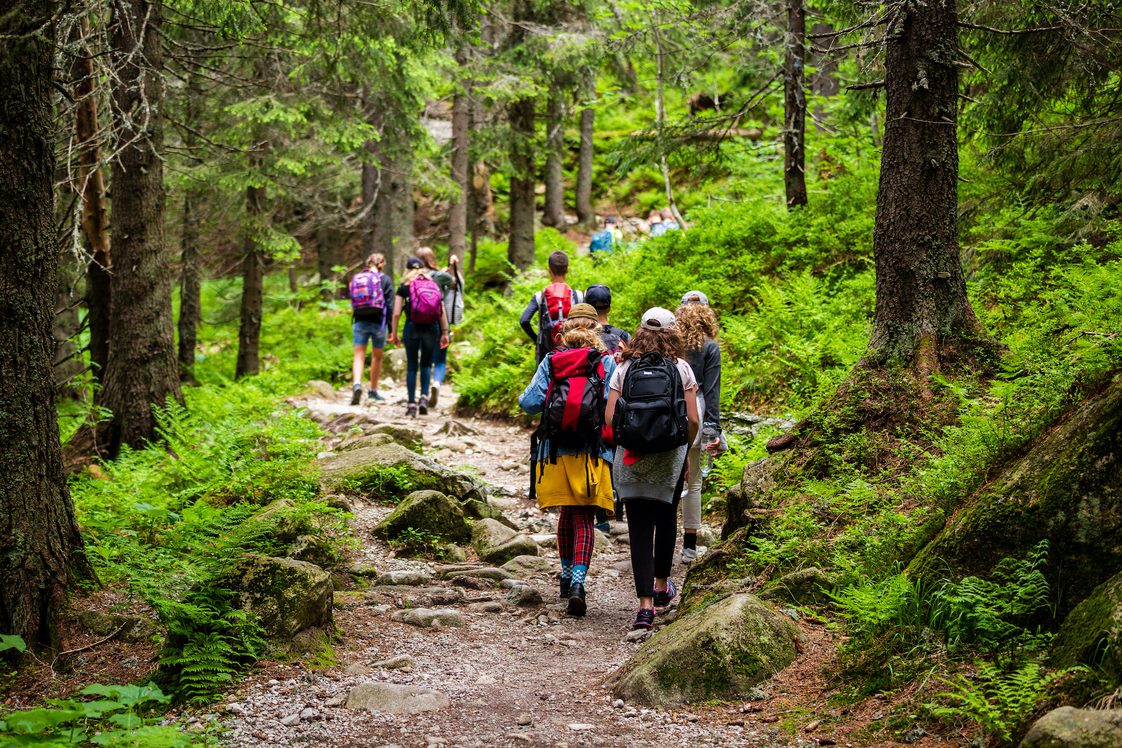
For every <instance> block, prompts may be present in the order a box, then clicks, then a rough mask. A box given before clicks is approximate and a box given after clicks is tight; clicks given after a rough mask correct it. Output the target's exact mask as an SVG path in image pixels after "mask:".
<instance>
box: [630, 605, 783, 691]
mask: <svg viewBox="0 0 1122 748" xmlns="http://www.w3.org/2000/svg"><path fill="white" fill-rule="evenodd" d="M798 637H799V633H798V629H796V628H795V626H794V625H793V624H792V623H791V622H790V621H789V620H787V619H786V618H785V617H784V616H782V615H781V614H779V613H776V612H775V611H774V610H772V609H771V608H769V607H768V606H767V605H765V604H764V603H762V602H760V601H759V600H758V599H757V598H756V597H754V596H753V595H749V594H746V593H740V594H735V595H731V596H730V597H727V598H725V599H724V600H721V601H719V602H716V603H714V604H713V605H710V606H709V607H707V608H704V609H702V610H699V611H697V612H694V613H690V614H687V615H685V616H682V617H680V618H678V619H676V620H675V621H674V622H672V623H671V624H669V625H668V626H666V627H665V628H663V629H662V630H660V631H659V632H658V633H656V634H655V635H654V636H652V637H651V638H650V639H649V640H647V641H646V642H644V643H643V645H642V646H640V647H639V650H638V651H637V652H636V653H635V655H634V656H632V658H631V659H630V660H629V661H628V662H627V663H626V664H625V665H624V666H623V667H622V668H620V669H619V670H617V671H616V672H615V673H614V674H613V675H612V677H611V687H612V691H613V693H614V695H615V696H616V697H617V698H621V699H624V700H625V701H627V702H629V703H638V704H645V705H649V706H657V707H663V708H664V707H670V706H680V705H683V704H690V703H697V702H701V701H711V700H714V699H717V700H737V699H741V698H743V696H744V694H746V693H747V692H748V691H749V689H751V688H752V687H753V686H755V685H756V684H758V683H760V682H762V681H764V680H766V679H767V678H770V677H771V676H773V675H775V674H776V673H778V672H779V671H780V670H782V669H783V668H785V667H786V666H787V665H789V664H790V663H791V662H792V661H793V660H794V659H795V655H796V653H797V651H796V644H795V642H796V640H797V639H798Z"/></svg>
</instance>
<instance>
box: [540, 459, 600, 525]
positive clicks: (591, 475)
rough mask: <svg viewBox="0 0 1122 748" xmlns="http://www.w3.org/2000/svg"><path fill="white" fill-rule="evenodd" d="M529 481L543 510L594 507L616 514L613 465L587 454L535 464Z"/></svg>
mask: <svg viewBox="0 0 1122 748" xmlns="http://www.w3.org/2000/svg"><path fill="white" fill-rule="evenodd" d="M530 479H531V480H535V481H537V482H538V484H537V486H536V488H535V491H536V492H537V497H538V506H539V507H541V508H542V509H548V508H550V507H557V506H595V507H599V508H600V509H603V510H605V511H607V512H608V514H609V515H613V516H614V513H615V503H614V502H613V501H612V466H611V463H609V462H608V461H607V460H602V459H597V458H595V457H591V456H589V455H560V456H558V458H557V462H556V463H551V462H549V461H548V460H546V461H545V462H543V463H542V464H540V465H536V466H535V469H534V474H533V475H532V476H530Z"/></svg>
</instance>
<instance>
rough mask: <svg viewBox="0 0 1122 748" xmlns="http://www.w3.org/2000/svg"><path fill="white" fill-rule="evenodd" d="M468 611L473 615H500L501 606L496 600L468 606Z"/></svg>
mask: <svg viewBox="0 0 1122 748" xmlns="http://www.w3.org/2000/svg"><path fill="white" fill-rule="evenodd" d="M468 610H470V611H472V612H473V613H502V612H503V604H502V603H500V602H498V601H497V600H487V601H485V602H481V603H472V604H471V605H469V606H468Z"/></svg>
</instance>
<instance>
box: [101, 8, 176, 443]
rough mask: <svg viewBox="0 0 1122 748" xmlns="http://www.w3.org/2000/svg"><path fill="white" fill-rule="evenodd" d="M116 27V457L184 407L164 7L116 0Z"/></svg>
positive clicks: (108, 399) (108, 384)
mask: <svg viewBox="0 0 1122 748" xmlns="http://www.w3.org/2000/svg"><path fill="white" fill-rule="evenodd" d="M112 11H113V13H112V20H111V23H110V26H109V43H110V49H111V60H112V63H113V66H114V70H115V81H114V85H113V104H114V108H115V110H116V113H117V118H118V122H119V124H118V132H117V137H118V143H117V151H118V156H117V158H116V160H115V161H114V162H113V172H112V185H113V187H112V189H113V193H112V196H113V205H112V209H113V212H112V222H113V260H114V262H113V294H112V297H111V299H110V304H109V359H108V363H107V364H106V367H105V378H104V385H103V387H102V389H101V400H100V404H101V405H103V406H105V407H106V408H108V409H109V410H110V411H112V413H113V418H112V421H111V423H110V425H109V428H108V433H107V434H106V436H107V440H106V444H107V446H108V447H109V451H110V454H114V455H115V454H116V453H117V451H118V449H119V448H120V446H121V445H122V444H128V445H130V446H141V445H142V444H143V443H144V441H145V440H148V439H154V438H155V437H156V420H155V417H154V415H153V413H152V406H153V405H163V404H164V403H165V402H167V400H168V399H173V400H177V401H181V400H182V395H181V394H180V391H179V369H178V366H177V364H176V351H175V336H174V332H173V321H172V312H171V286H172V283H171V274H170V273H168V271H167V264H168V257H167V249H166V247H165V244H164V167H163V161H162V160H161V157H160V153H161V151H162V149H163V142H164V135H163V121H162V117H163V115H162V96H163V84H162V80H161V70H162V67H163V54H162V50H161V39H160V22H161V3H160V2H159V0H155V1H153V0H114V2H113V3H112Z"/></svg>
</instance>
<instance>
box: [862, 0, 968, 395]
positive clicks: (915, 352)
mask: <svg viewBox="0 0 1122 748" xmlns="http://www.w3.org/2000/svg"><path fill="white" fill-rule="evenodd" d="M900 12H901V13H903V14H904V16H903V18H902V19H901V21H900V22H898V24H897V25H898V28H899V29H900V32H899V33H898V34H893V35H891V36H890V38H889V40H888V43H887V50H886V57H885V87H886V93H887V110H886V117H885V134H884V150H883V155H882V158H881V170H880V186H879V188H878V191H877V212H876V223H875V228H874V230H873V255H874V261H875V265H876V286H877V290H876V315H875V318H874V322H873V334H872V338H871V339H870V341H869V353H870V354H871V356H872V358H873V359H874V360H877V361H881V362H885V361H897V362H902V363H905V364H909V365H911V366H912V367H913V368H914V369H915V370H917V371H918V372H920V373H930V372H931V371H933V370H934V369H935V368H936V367H937V365H938V356H939V352H940V348H941V347H942V346H943V345H944V344H945V343H948V342H949V341H950V340H951V339H954V338H965V337H975V338H976V337H978V336H979V335H981V334H982V331H981V326H980V323H979V322H978V321H977V318H976V317H975V316H974V310H973V309H972V308H971V306H970V302H969V300H968V299H967V297H966V281H965V279H964V277H963V272H962V264H961V262H960V260H959V255H958V223H957V222H958V137H957V124H958V119H957V116H958V107H957V94H958V67H957V61H958V59H959V56H960V55H959V52H958V33H957V25H956V24H957V20H958V18H957V12H956V8H955V2H954V0H930V2H927V3H907V4H905V5H902V6H901V10H900Z"/></svg>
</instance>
